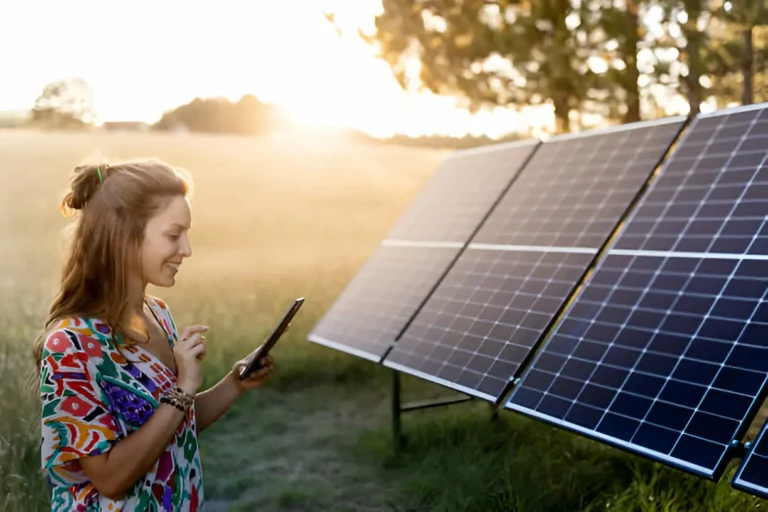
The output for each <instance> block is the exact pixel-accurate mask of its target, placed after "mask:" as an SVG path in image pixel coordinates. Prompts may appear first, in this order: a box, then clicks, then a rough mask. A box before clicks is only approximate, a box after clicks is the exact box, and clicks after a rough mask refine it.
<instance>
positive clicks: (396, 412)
mask: <svg viewBox="0 0 768 512" xmlns="http://www.w3.org/2000/svg"><path fill="white" fill-rule="evenodd" d="M391 401H392V436H393V441H394V445H395V450H396V451H399V450H400V449H401V448H402V445H403V437H402V433H401V423H400V414H401V412H402V409H401V407H400V373H399V372H397V371H395V370H392V396H391Z"/></svg>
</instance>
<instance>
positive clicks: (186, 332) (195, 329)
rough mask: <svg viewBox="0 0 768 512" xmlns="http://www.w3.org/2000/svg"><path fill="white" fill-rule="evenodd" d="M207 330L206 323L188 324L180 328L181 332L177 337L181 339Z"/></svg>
mask: <svg viewBox="0 0 768 512" xmlns="http://www.w3.org/2000/svg"><path fill="white" fill-rule="evenodd" d="M207 330H208V326H207V325H189V326H187V327H185V328H184V329H182V331H181V333H180V334H179V339H180V340H183V339H185V338H189V337H191V336H192V335H193V334H195V333H203V332H206V331H207Z"/></svg>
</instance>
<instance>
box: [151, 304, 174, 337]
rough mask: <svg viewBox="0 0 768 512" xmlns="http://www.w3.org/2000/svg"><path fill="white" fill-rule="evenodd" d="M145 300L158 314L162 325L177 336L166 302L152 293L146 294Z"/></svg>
mask: <svg viewBox="0 0 768 512" xmlns="http://www.w3.org/2000/svg"><path fill="white" fill-rule="evenodd" d="M146 300H147V302H148V303H149V305H150V307H151V308H152V309H153V310H154V311H155V313H157V314H158V315H159V316H160V320H161V321H162V322H163V324H164V325H163V327H165V328H166V330H168V331H170V332H172V333H173V335H174V337H176V336H178V332H177V330H176V323H175V322H174V320H173V315H172V314H171V308H170V307H169V306H168V303H167V302H166V301H164V300H163V299H161V298H160V297H156V296H154V295H146Z"/></svg>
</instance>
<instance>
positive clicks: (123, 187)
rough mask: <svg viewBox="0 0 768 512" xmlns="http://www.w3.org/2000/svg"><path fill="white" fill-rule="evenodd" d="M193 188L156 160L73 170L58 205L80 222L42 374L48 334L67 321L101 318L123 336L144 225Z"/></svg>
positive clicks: (39, 349) (37, 352)
mask: <svg viewBox="0 0 768 512" xmlns="http://www.w3.org/2000/svg"><path fill="white" fill-rule="evenodd" d="M191 188H192V181H191V179H190V178H189V175H188V173H186V171H185V170H184V169H179V168H174V167H171V166H170V165H168V164H166V163H164V162H162V161H160V160H156V159H151V160H132V161H125V162H119V163H110V164H107V163H102V164H94V165H81V166H78V167H76V168H75V170H74V171H73V173H72V175H71V176H70V190H69V191H68V192H67V193H66V194H65V195H64V198H63V200H62V202H61V211H62V213H63V214H64V215H65V216H66V217H68V218H74V220H75V222H74V226H73V231H72V237H71V239H70V246H69V248H68V251H67V254H66V261H65V263H64V268H63V271H62V275H61V283H60V286H59V290H58V293H57V294H56V296H55V298H54V300H53V302H52V304H51V306H50V310H49V312H48V317H47V319H46V321H45V328H44V332H43V334H41V336H40V338H38V339H37V340H36V342H35V348H34V356H35V363H36V366H37V368H38V371H39V368H40V362H41V357H42V353H43V346H44V344H45V339H46V336H47V334H48V331H49V330H50V329H51V327H52V325H54V324H55V323H56V322H57V321H59V320H61V319H63V318H66V317H70V316H84V317H97V318H100V319H103V320H104V321H105V322H107V324H108V325H109V327H110V329H111V330H112V332H113V334H117V335H121V334H124V332H125V331H124V329H123V326H122V325H121V322H122V321H123V320H124V319H125V316H126V313H127V308H128V279H129V276H130V275H131V272H132V271H133V270H134V269H138V268H140V255H141V252H140V248H141V244H142V242H143V240H144V228H145V226H146V224H147V221H148V220H149V219H150V218H151V217H152V216H153V215H154V214H155V213H157V212H158V211H159V210H160V209H161V208H163V206H164V205H165V204H166V201H167V200H168V199H170V198H172V197H175V196H189V195H190V194H191V192H192V190H191ZM126 341H127V340H126Z"/></svg>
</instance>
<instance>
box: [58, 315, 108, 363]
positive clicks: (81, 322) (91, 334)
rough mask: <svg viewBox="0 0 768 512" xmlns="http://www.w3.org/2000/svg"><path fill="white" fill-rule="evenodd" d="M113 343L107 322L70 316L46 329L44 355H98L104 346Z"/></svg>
mask: <svg viewBox="0 0 768 512" xmlns="http://www.w3.org/2000/svg"><path fill="white" fill-rule="evenodd" d="M111 345H112V335H111V329H110V328H109V326H108V325H107V324H106V323H105V322H102V321H100V320H95V319H90V318H85V317H80V316H70V317H66V318H61V319H59V320H57V321H55V322H54V323H53V324H51V326H50V328H49V329H48V330H47V331H46V333H45V342H44V344H43V357H47V356H51V355H56V354H59V355H67V354H73V353H84V354H86V355H88V356H97V355H101V354H102V349H103V347H107V346H110V347H111Z"/></svg>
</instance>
